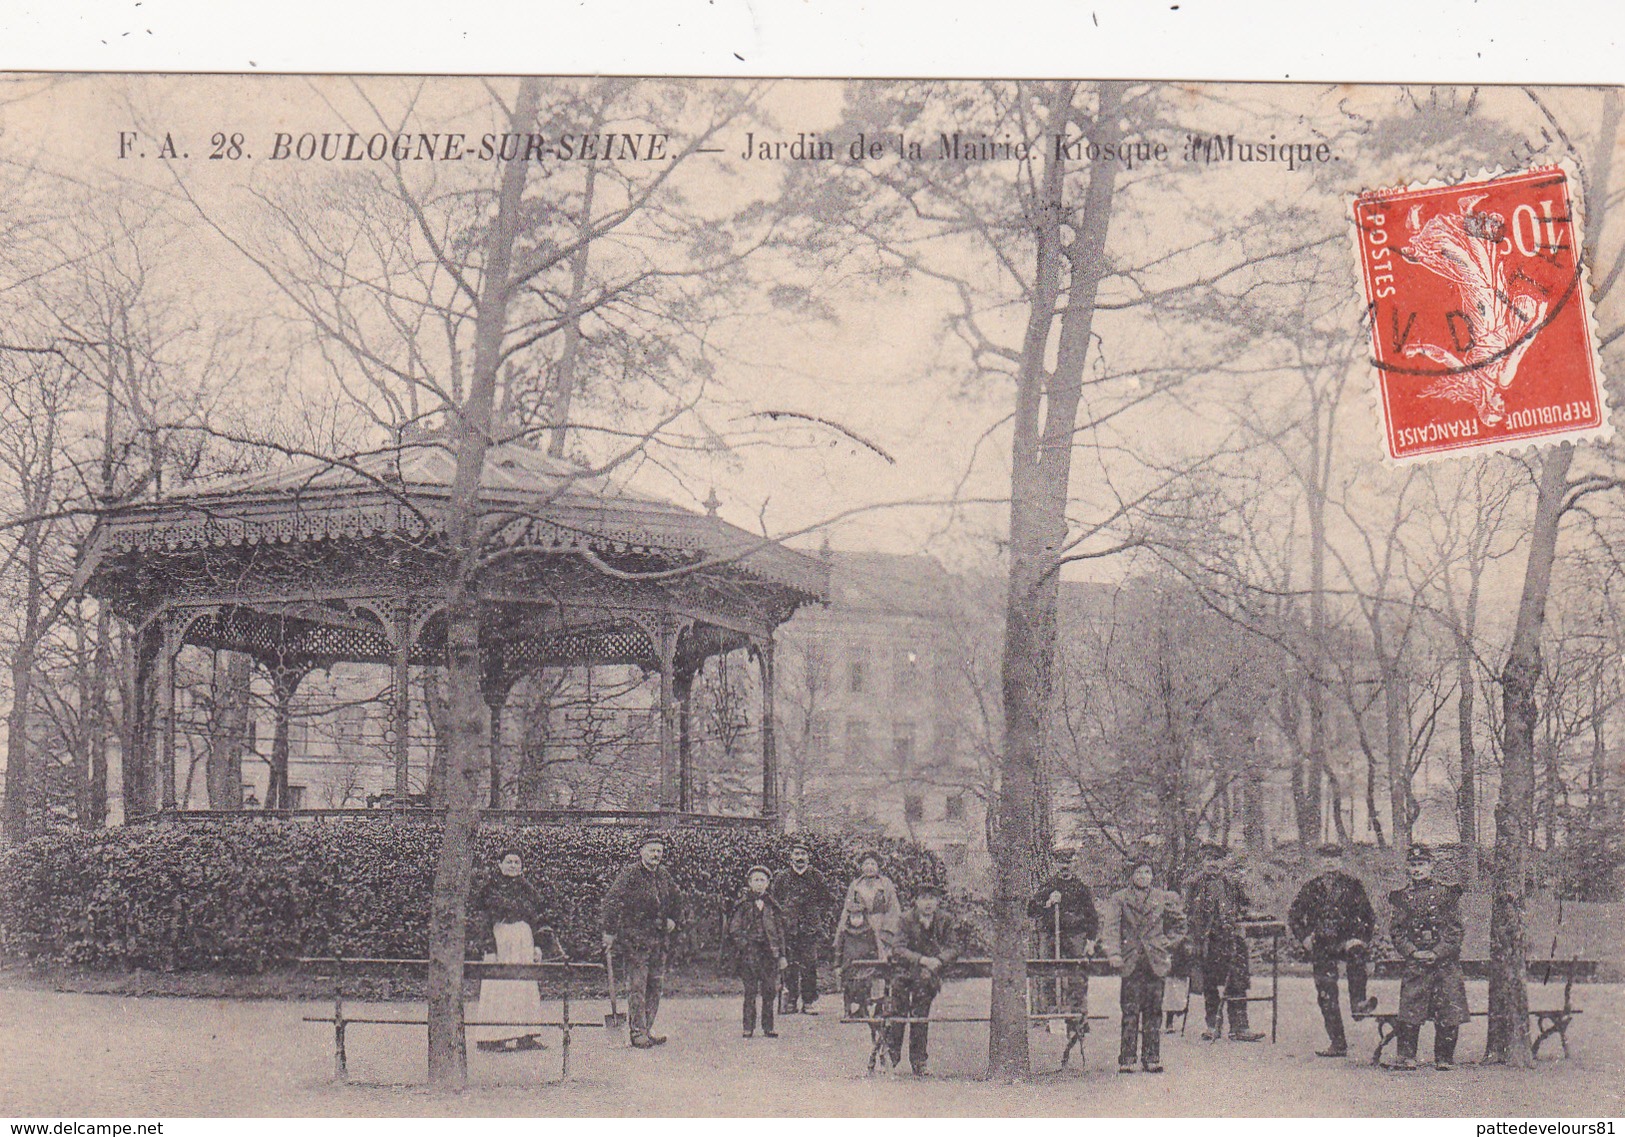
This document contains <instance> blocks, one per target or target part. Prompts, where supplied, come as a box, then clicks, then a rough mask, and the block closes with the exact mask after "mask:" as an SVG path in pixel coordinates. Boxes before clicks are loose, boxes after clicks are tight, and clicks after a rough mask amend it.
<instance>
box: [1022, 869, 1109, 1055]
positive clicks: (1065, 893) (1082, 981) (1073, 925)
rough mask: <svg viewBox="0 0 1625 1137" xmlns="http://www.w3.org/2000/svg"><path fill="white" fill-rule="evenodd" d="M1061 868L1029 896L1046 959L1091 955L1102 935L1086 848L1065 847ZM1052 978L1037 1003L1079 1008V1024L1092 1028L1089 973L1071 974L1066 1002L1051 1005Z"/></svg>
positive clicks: (1041, 989)
mask: <svg viewBox="0 0 1625 1137" xmlns="http://www.w3.org/2000/svg"><path fill="white" fill-rule="evenodd" d="M1057 859H1058V860H1060V861H1061V867H1060V870H1059V871H1057V872H1056V873H1054V874H1053V875H1052V876H1051V877H1050V878H1049V879H1048V880H1046V881H1045V882H1044V883H1043V884H1041V885H1039V886H1038V891H1037V892H1034V893H1033V897H1032V899H1031V900H1029V901H1028V902H1027V915H1029V916H1031V917H1032V918H1033V920H1034V922H1035V923H1036V924H1037V926H1038V954H1039V958H1041V959H1085V958H1087V957H1088V955H1089V953H1090V952H1091V951H1093V950H1094V946H1095V938H1096V937H1097V936H1099V935H1100V913H1098V912H1097V911H1095V898H1094V894H1093V893H1091V892H1090V891H1089V886H1088V885H1087V884H1084V883H1083V873H1084V871H1085V868H1086V865H1085V861H1084V854H1083V850H1082V849H1073V850H1070V851H1067V850H1061V851H1059V852H1058V853H1057ZM1057 925H1059V926H1060V931H1061V938H1060V944H1059V945H1058V946H1057V944H1056V942H1055V929H1056V926H1057ZM1053 990H1054V986H1053V984H1050V983H1040V984H1039V987H1038V993H1039V997H1038V998H1036V999H1034V1006H1035V1007H1036V1008H1038V1009H1041V1010H1045V1009H1047V1010H1055V1011H1060V1010H1065V1011H1069V1012H1073V1013H1074V1014H1076V1016H1077V1019H1076V1020H1075V1022H1074V1025H1075V1026H1078V1027H1080V1028H1081V1029H1082V1030H1087V1029H1088V1025H1087V1021H1086V1017H1087V1015H1088V1014H1089V977H1088V976H1087V975H1079V976H1076V977H1073V976H1068V977H1067V978H1066V979H1065V980H1064V981H1063V982H1062V983H1061V1003H1062V1005H1061V1006H1050V1004H1051V1003H1052V1002H1053V999H1051V998H1046V997H1045V996H1047V995H1048V994H1050V993H1051V992H1053Z"/></svg>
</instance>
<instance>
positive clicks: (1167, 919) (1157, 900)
mask: <svg viewBox="0 0 1625 1137" xmlns="http://www.w3.org/2000/svg"><path fill="white" fill-rule="evenodd" d="M1155 880H1156V870H1154V869H1153V868H1152V867H1151V865H1149V864H1145V863H1142V864H1138V865H1135V866H1134V869H1133V871H1132V872H1131V873H1130V874H1129V885H1128V887H1127V888H1120V889H1118V890H1117V891H1116V892H1114V893H1112V894H1111V897H1110V898H1109V899H1108V900H1107V901H1106V911H1105V913H1104V914H1103V915H1102V917H1101V921H1100V941H1101V943H1103V944H1104V945H1105V946H1106V956H1107V958H1108V959H1109V960H1110V961H1111V965H1112V967H1113V968H1114V969H1115V970H1116V971H1117V974H1118V975H1120V976H1121V977H1122V986H1121V988H1120V989H1119V994H1118V1004H1119V1006H1120V1007H1121V1008H1122V1011H1123V1037H1122V1045H1121V1046H1120V1047H1119V1048H1118V1052H1117V1072H1118V1073H1119V1074H1132V1073H1133V1072H1134V1060H1135V1057H1136V1056H1138V1057H1139V1059H1140V1063H1141V1067H1142V1068H1143V1069H1144V1070H1145V1072H1146V1073H1148V1074H1160V1073H1162V1033H1161V1030H1160V1029H1159V1028H1160V1026H1161V1023H1162V991H1163V984H1164V982H1165V981H1166V979H1167V978H1168V970H1169V968H1171V967H1172V966H1173V962H1174V956H1173V950H1174V947H1175V945H1177V944H1178V943H1179V942H1180V941H1181V940H1182V939H1184V938H1185V906H1184V904H1183V903H1182V902H1181V901H1180V899H1179V893H1177V892H1170V891H1168V890H1167V889H1164V888H1154V887H1152V884H1153V882H1154V881H1155Z"/></svg>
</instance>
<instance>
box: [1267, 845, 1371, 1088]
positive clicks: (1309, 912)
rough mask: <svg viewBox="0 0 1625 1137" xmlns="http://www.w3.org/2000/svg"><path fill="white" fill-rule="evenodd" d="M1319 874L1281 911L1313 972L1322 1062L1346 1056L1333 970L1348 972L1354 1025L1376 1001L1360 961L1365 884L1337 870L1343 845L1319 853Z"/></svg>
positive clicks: (1367, 927) (1366, 935)
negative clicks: (1323, 1026) (1322, 1033)
mask: <svg viewBox="0 0 1625 1137" xmlns="http://www.w3.org/2000/svg"><path fill="white" fill-rule="evenodd" d="M1319 854H1320V863H1321V868H1322V870H1323V871H1322V872H1321V874H1320V875H1319V876H1317V877H1315V878H1314V879H1313V880H1311V881H1309V883H1308V884H1305V885H1304V886H1303V887H1302V888H1301V889H1299V890H1298V895H1297V896H1296V897H1295V898H1294V899H1293V901H1292V907H1291V908H1290V909H1288V910H1287V917H1286V921H1287V927H1288V928H1290V929H1291V931H1292V936H1293V938H1294V939H1296V940H1297V941H1299V942H1300V943H1302V944H1303V949H1304V951H1305V952H1307V953H1308V955H1309V960H1310V963H1311V965H1312V966H1313V968H1314V973H1315V999H1316V1001H1318V1002H1319V1003H1320V1017H1321V1019H1322V1020H1323V1021H1324V1022H1325V1024H1326V1037H1327V1039H1328V1040H1329V1044H1328V1045H1327V1047H1326V1049H1324V1050H1317V1051H1315V1053H1316V1054H1318V1055H1320V1057H1322V1058H1341V1057H1343V1056H1344V1055H1345V1054H1347V1053H1348V1052H1349V1044H1348V1038H1347V1036H1345V1035H1344V1033H1343V1010H1342V1007H1341V1006H1340V1005H1339V1004H1338V999H1337V965H1338V963H1339V962H1342V963H1343V964H1344V965H1345V966H1346V967H1347V968H1348V981H1349V1010H1350V1012H1352V1013H1353V1015H1354V1017H1355V1019H1356V1020H1358V1019H1363V1018H1365V1017H1366V1015H1368V1014H1370V1013H1371V1012H1372V1011H1373V1010H1375V1009H1376V1006H1377V1000H1375V999H1372V998H1368V997H1367V996H1366V991H1365V981H1366V959H1367V958H1368V956H1369V954H1370V946H1371V937H1372V936H1373V935H1375V934H1376V930H1377V916H1376V913H1375V912H1373V911H1372V910H1371V898H1370V897H1369V896H1367V895H1366V891H1365V885H1363V884H1361V883H1360V881H1359V878H1357V877H1354V876H1351V875H1350V874H1349V873H1348V872H1347V871H1345V870H1344V867H1343V846H1342V845H1340V844H1337V843H1336V842H1332V843H1330V844H1326V845H1322V846H1321V847H1320V849H1319Z"/></svg>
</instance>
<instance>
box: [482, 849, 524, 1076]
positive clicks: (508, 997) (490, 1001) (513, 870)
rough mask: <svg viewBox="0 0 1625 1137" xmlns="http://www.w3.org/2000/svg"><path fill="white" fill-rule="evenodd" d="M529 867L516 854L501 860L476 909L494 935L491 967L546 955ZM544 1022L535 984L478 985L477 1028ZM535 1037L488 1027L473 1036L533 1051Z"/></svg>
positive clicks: (521, 1030)
mask: <svg viewBox="0 0 1625 1137" xmlns="http://www.w3.org/2000/svg"><path fill="white" fill-rule="evenodd" d="M524 871H525V864H524V861H523V860H522V859H521V858H520V856H519V854H518V853H517V852H515V851H514V850H513V849H504V850H503V851H502V852H500V853H498V854H497V874H496V875H495V876H492V877H490V878H489V879H488V880H487V881H486V882H485V884H484V886H482V887H481V889H480V892H479V895H478V897H476V899H475V905H476V907H477V910H478V911H479V913H480V919H481V923H482V924H483V926H484V927H486V928H489V929H490V935H489V937H488V938H487V939H486V941H485V945H486V949H487V950H486V953H485V961H486V962H487V963H538V962H540V961H541V956H542V950H541V948H539V947H537V946H536V936H535V932H534V931H533V929H535V928H538V927H540V926H541V914H542V897H541V894H540V893H538V892H537V891H536V888H535V886H534V885H532V884H531V883H530V882H529V881H528V880H526V879H525V877H524V875H523V874H524ZM541 1018H542V996H541V993H540V991H538V989H537V987H536V983H535V981H534V980H529V979H485V980H482V981H481V982H480V998H479V1005H478V1006H477V1007H476V1009H475V1011H474V1014H473V1015H472V1016H470V1018H469V1020H468V1021H469V1024H470V1025H471V1026H474V1025H477V1024H479V1023H534V1022H539V1021H540V1020H541ZM534 1033H535V1032H534V1031H532V1030H526V1029H525V1028H524V1027H522V1026H492V1027H486V1028H483V1029H481V1030H479V1031H478V1032H475V1036H476V1037H477V1038H478V1039H481V1040H488V1039H489V1040H496V1039H511V1040H515V1046H514V1049H519V1048H520V1040H523V1041H524V1043H525V1046H524V1048H526V1049H529V1048H531V1047H532V1046H534V1045H536V1043H535V1042H534V1040H533V1039H531V1038H530V1037H529V1036H531V1035H533V1034H534Z"/></svg>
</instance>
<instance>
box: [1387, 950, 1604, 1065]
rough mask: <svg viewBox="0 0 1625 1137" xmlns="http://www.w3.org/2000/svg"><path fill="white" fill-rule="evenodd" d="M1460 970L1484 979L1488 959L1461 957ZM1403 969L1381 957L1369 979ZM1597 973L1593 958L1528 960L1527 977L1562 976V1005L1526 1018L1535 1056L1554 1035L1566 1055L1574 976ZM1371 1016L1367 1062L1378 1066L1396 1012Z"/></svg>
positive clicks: (1574, 1011)
mask: <svg viewBox="0 0 1625 1137" xmlns="http://www.w3.org/2000/svg"><path fill="white" fill-rule="evenodd" d="M1461 970H1462V973H1463V974H1464V975H1465V976H1466V977H1467V978H1468V979H1482V980H1487V979H1489V977H1490V961H1489V960H1487V959H1464V960H1462V961H1461ZM1404 971H1405V961H1404V960H1401V959H1381V960H1377V961H1376V962H1374V963H1373V964H1372V965H1371V977H1372V978H1373V979H1398V978H1400V977H1401V976H1402V975H1403V974H1404ZM1596 974H1597V961H1596V960H1594V959H1556V960H1530V961H1529V977H1530V978H1531V979H1538V980H1540V982H1541V983H1542V984H1545V983H1548V982H1550V981H1551V980H1552V978H1553V977H1554V976H1561V977H1562V978H1563V1005H1562V1006H1560V1007H1551V1008H1539V1007H1531V1008H1530V1009H1529V1017H1530V1018H1532V1019H1534V1020H1535V1029H1536V1031H1537V1032H1538V1034H1537V1035H1536V1037H1535V1041H1534V1045H1533V1046H1532V1048H1531V1049H1532V1050H1533V1051H1534V1053H1535V1056H1536V1057H1539V1056H1540V1044H1541V1043H1543V1042H1545V1041H1546V1040H1547V1039H1548V1038H1551V1037H1552V1036H1553V1035H1554V1034H1555V1035H1556V1036H1557V1039H1558V1041H1559V1042H1560V1043H1561V1044H1562V1046H1563V1057H1565V1058H1567V1057H1568V1056H1569V1024H1570V1023H1572V1022H1573V1021H1574V1016H1575V1015H1578V1014H1579V1013H1580V1008H1579V1007H1576V1006H1575V1005H1574V981H1575V980H1576V979H1593V978H1595V977H1596ZM1370 1017H1371V1018H1374V1019H1376V1020H1377V1048H1376V1049H1375V1050H1373V1051H1372V1052H1371V1064H1372V1065H1373V1066H1380V1065H1382V1052H1383V1051H1384V1050H1385V1049H1386V1048H1387V1046H1388V1044H1389V1043H1390V1042H1392V1041H1394V1039H1395V1038H1397V1037H1398V1030H1397V1026H1396V1024H1397V1021H1398V1018H1399V1012H1398V1011H1397V1010H1393V1011H1381V1010H1378V1011H1373V1012H1372V1014H1371V1016H1370ZM1467 1017H1468V1018H1473V1019H1483V1018H1488V1017H1489V1011H1488V1010H1483V1011H1475V1010H1472V1009H1471V1008H1469V1009H1468V1011H1467Z"/></svg>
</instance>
